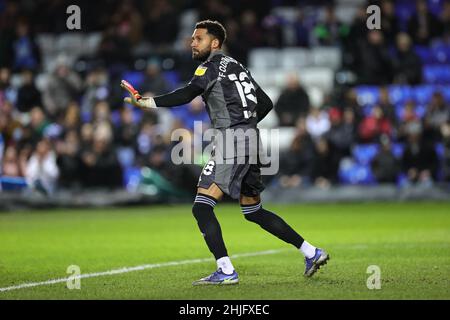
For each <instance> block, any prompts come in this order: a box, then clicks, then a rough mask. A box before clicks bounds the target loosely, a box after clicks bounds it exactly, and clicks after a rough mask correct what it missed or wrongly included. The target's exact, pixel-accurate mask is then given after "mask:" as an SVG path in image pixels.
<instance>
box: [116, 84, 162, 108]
mask: <svg viewBox="0 0 450 320" xmlns="http://www.w3.org/2000/svg"><path fill="white" fill-rule="evenodd" d="M120 86H121V87H122V88H124V89H125V90H127V91H128V93H129V94H130V96H129V97H126V98H125V99H123V101H125V102H126V103H129V104H132V105H133V106H135V107H139V108H141V109H153V108H156V104H155V100H153V98H152V97H142V96H141V95H140V94H139V92H138V91H137V90H136V89H135V88H134V87H133V86H132V85H131V84H130V83H128V82H127V81H125V80H122V81H121V82H120Z"/></svg>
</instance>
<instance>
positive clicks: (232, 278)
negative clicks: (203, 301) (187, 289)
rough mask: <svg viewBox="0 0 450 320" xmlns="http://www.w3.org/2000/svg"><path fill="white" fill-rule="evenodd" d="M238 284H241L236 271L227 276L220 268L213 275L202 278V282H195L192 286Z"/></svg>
mask: <svg viewBox="0 0 450 320" xmlns="http://www.w3.org/2000/svg"><path fill="white" fill-rule="evenodd" d="M236 283H239V277H238V274H237V272H236V271H233V273H232V274H225V273H223V272H222V269H221V268H219V269H218V270H217V271H215V272H213V273H212V274H211V275H209V276H207V277H205V278H201V279H200V280H197V281H194V282H193V283H192V285H194V286H200V285H208V284H216V285H223V284H236Z"/></svg>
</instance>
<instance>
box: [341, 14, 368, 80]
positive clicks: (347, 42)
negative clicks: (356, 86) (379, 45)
mask: <svg viewBox="0 0 450 320" xmlns="http://www.w3.org/2000/svg"><path fill="white" fill-rule="evenodd" d="M366 9H367V6H365V5H364V6H361V7H358V10H357V11H356V14H355V16H354V18H353V22H352V24H351V25H350V30H349V35H348V37H347V38H345V39H344V42H343V59H342V63H343V66H344V67H346V68H349V69H350V70H352V71H355V72H359V69H358V65H357V63H360V62H359V61H360V57H359V50H360V48H361V47H362V46H363V43H364V42H365V41H366V38H367V32H368V31H369V30H368V29H367V13H366Z"/></svg>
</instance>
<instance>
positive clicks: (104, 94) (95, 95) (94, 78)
mask: <svg viewBox="0 0 450 320" xmlns="http://www.w3.org/2000/svg"><path fill="white" fill-rule="evenodd" d="M108 80H109V79H108V73H107V71H106V70H105V69H103V68H101V67H98V68H95V69H94V70H92V71H90V72H89V73H88V75H87V76H86V79H85V89H84V94H83V96H82V99H81V110H82V112H83V114H86V115H90V114H91V113H92V111H93V109H94V105H95V104H96V103H97V102H98V101H100V100H106V99H107V98H108V96H109V92H110V90H109V85H108Z"/></svg>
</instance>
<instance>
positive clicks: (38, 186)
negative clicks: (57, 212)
mask: <svg viewBox="0 0 450 320" xmlns="http://www.w3.org/2000/svg"><path fill="white" fill-rule="evenodd" d="M25 174H26V180H27V183H28V185H29V186H30V187H31V188H32V189H34V190H37V191H40V192H42V193H44V194H51V193H53V192H54V191H55V189H56V186H57V180H58V177H59V169H58V166H57V164H56V155H55V153H54V152H53V150H52V147H51V142H50V140H48V139H46V138H44V139H42V140H40V141H39V142H38V144H37V146H36V150H35V151H34V152H33V154H32V155H31V158H30V159H29V160H28V163H27V168H26V173H25Z"/></svg>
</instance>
